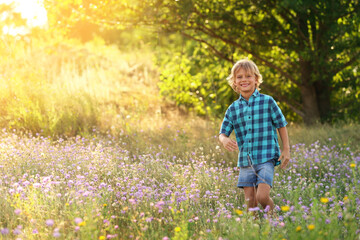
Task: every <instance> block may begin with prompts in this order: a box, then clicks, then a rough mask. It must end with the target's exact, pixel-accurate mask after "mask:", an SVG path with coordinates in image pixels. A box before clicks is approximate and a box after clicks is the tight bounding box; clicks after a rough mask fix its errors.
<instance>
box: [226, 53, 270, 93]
mask: <svg viewBox="0 0 360 240" xmlns="http://www.w3.org/2000/svg"><path fill="white" fill-rule="evenodd" d="M239 69H243V70H244V71H245V72H247V73H251V74H254V75H255V78H256V80H257V83H256V89H257V90H260V88H259V86H260V84H261V83H262V82H263V80H262V76H261V74H260V72H259V69H258V67H257V66H256V64H255V63H254V62H253V61H251V60H249V59H247V58H245V59H241V60H239V61H237V62H236V63H235V64H234V66H233V67H232V69H231V74H230V75H229V76H228V77H227V78H226V80H227V81H228V83H229V85H230V86H231V88H232V89H233V90H234V91H235V92H237V93H239V92H238V91H237V89H236V86H235V78H236V76H235V74H236V72H237V71H239Z"/></svg>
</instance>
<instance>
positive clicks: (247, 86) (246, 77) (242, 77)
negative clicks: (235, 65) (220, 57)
mask: <svg viewBox="0 0 360 240" xmlns="http://www.w3.org/2000/svg"><path fill="white" fill-rule="evenodd" d="M256 84H257V79H256V76H255V74H254V73H251V72H246V71H245V70H244V69H242V68H240V69H239V70H238V71H237V72H236V74H235V86H236V89H237V90H238V91H240V93H241V94H246V93H248V94H252V93H253V92H254V91H255V88H256Z"/></svg>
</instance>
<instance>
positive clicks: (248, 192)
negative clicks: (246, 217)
mask: <svg viewBox="0 0 360 240" xmlns="http://www.w3.org/2000/svg"><path fill="white" fill-rule="evenodd" d="M244 193H245V202H246V205H247V209H248V210H249V208H254V207H257V205H258V202H257V199H256V188H255V187H244Z"/></svg>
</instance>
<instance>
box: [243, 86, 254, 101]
mask: <svg viewBox="0 0 360 240" xmlns="http://www.w3.org/2000/svg"><path fill="white" fill-rule="evenodd" d="M258 95H259V90H257V89H256V88H255V91H254V92H253V94H252V95H251V96H250V98H249V101H250V99H251V97H257V96H258ZM239 100H244V101H246V99H245V98H243V96H241V94H240V97H239Z"/></svg>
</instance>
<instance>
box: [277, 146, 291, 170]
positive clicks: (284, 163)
mask: <svg viewBox="0 0 360 240" xmlns="http://www.w3.org/2000/svg"><path fill="white" fill-rule="evenodd" d="M281 159H282V160H283V161H282V163H281V166H280V167H281V169H285V168H286V166H287V165H288V163H289V161H290V151H289V150H288V149H286V150H283V151H282V152H281V155H280V157H279V159H278V161H280V160H281Z"/></svg>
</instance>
